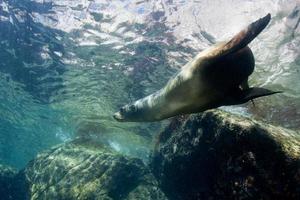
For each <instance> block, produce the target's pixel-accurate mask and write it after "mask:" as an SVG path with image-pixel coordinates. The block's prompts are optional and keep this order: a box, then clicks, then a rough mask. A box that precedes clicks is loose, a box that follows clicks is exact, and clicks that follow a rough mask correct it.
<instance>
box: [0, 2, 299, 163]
mask: <svg viewBox="0 0 300 200" xmlns="http://www.w3.org/2000/svg"><path fill="white" fill-rule="evenodd" d="M0 2H1V9H0V10H1V11H2V12H0V16H1V20H0V94H1V95H0V136H1V137H0V163H3V164H7V165H11V166H14V167H17V168H22V167H24V165H25V164H26V163H27V162H28V161H29V160H30V159H32V158H34V156H35V155H36V154H37V153H38V152H40V151H42V150H44V149H47V148H49V147H51V146H53V145H56V144H59V143H62V142H66V141H69V140H72V139H74V138H85V139H86V138H92V140H93V141H100V142H104V143H106V144H107V145H110V146H111V147H113V148H114V149H116V150H117V151H120V152H122V153H125V154H128V155H131V156H136V157H140V158H142V159H143V160H145V161H146V160H147V157H148V156H149V151H150V149H151V147H152V145H153V140H154V138H155V135H156V134H157V133H158V132H159V131H160V130H161V129H162V128H163V127H164V125H165V124H166V123H167V121H164V122H157V123H118V122H116V121H114V120H113V118H112V114H113V113H114V112H115V111H116V110H118V109H119V108H120V106H122V105H124V104H127V103H128V102H132V101H134V100H136V99H139V98H141V97H144V96H146V95H148V94H151V93H152V92H154V91H156V90H158V89H160V88H161V87H162V86H163V85H164V84H165V83H166V82H167V80H168V79H169V78H170V77H172V76H173V75H174V74H175V72H176V71H178V69H179V68H180V66H182V65H183V64H184V63H185V62H187V61H188V60H189V59H191V58H192V57H193V56H194V55H196V54H197V53H198V52H199V51H200V50H202V49H204V48H206V47H208V46H209V45H210V42H211V39H209V40H208V39H207V38H208V36H209V38H210V37H212V38H213V40H215V41H219V40H220V39H222V37H220V39H219V36H220V35H222V32H225V31H226V30H225V29H223V28H222V26H221V25H218V23H219V24H220V22H218V23H217V22H216V23H217V24H210V25H208V24H207V23H206V21H205V20H203V17H204V16H205V17H206V18H207V19H209V15H205V12H204V11H205V9H203V8H202V6H201V5H198V3H195V4H193V3H191V2H190V3H187V2H184V1H180V2H179V1H178V2H177V1H176V2H173V3H171V2H169V3H166V2H164V1H162V2H164V3H162V4H161V5H163V6H161V5H160V4H159V3H157V2H156V3H155V1H144V2H142V3H139V4H138V3H137V2H135V1H116V2H110V1H79V0H78V1H77V0H76V1H63V0H57V1H44V2H43V1H38V0H36V1H29V0H26V1H21V0H19V1H18V0H14V1H12V0H11V1H0ZM236 2H240V4H243V3H242V2H241V1H236ZM236 2H235V1H234V2H233V3H232V5H233V7H234V5H236V7H237V6H239V4H237V3H236ZM287 2H289V1H287ZM264 3H265V4H268V3H270V4H271V3H274V2H273V1H263V2H261V4H264ZM158 4H159V5H158ZM203 4H208V5H207V7H208V8H209V6H212V5H211V4H210V3H209V2H203ZM188 5H193V6H194V7H195V8H194V11H195V10H197V9H198V10H200V11H201V12H200V14H198V15H196V19H198V21H197V20H196V21H193V20H191V18H189V17H188V16H185V13H188V12H191V13H192V10H190V7H188ZM276 5H277V6H278V7H279V8H280V6H282V5H281V4H276ZM180 6H181V7H180ZM197 6H198V7H197ZM175 7H177V11H178V12H177V11H176V9H175ZM257 7H260V3H259V1H257V2H256V3H254V4H253V5H252V7H251V9H253V10H256V9H257ZM180 9H183V11H184V9H186V10H185V12H183V11H182V13H181V11H180ZM201 9H202V10H201ZM271 9H273V10H271V11H272V12H273V13H272V14H274V18H273V19H274V20H273V21H272V22H271V25H270V27H269V28H268V29H267V30H266V33H263V34H262V36H261V37H259V38H258V39H257V40H256V41H255V42H254V44H253V46H252V47H253V51H254V54H255V56H256V58H257V60H256V61H257V62H256V63H257V67H256V71H255V73H254V74H253V76H251V78H250V83H251V84H252V85H257V86H259V85H260V86H266V87H268V88H271V89H280V90H284V91H285V94H283V95H278V96H276V97H270V98H268V99H262V100H259V101H258V102H257V103H256V107H255V108H253V107H251V104H250V105H243V106H239V107H235V108H226V109H229V110H231V111H233V112H234V111H235V110H238V111H237V112H238V113H244V115H247V116H250V117H254V118H258V119H264V120H267V121H268V122H270V123H274V124H279V125H281V126H285V127H289V128H292V129H298V128H299V127H300V121H299V116H300V110H299V106H300V100H299V95H300V81H299V78H300V73H299V65H300V63H299V61H300V59H299V55H300V54H299V50H298V45H299V44H300V39H299V38H300V37H299V36H300V35H299V34H300V31H299V28H298V27H296V25H297V19H298V18H299V14H298V12H297V9H298V10H299V7H296V5H294V4H291V6H290V7H288V8H285V7H283V8H282V10H280V9H279V10H278V11H276V9H275V8H271ZM171 11H172V12H171ZM202 11H203V12H202ZM224 12H225V11H224ZM266 12H267V11H266ZM117 13H119V15H117ZM242 13H243V9H240V15H241V16H242ZM293 13H294V15H295V16H294V15H293ZM227 14H228V13H227ZM256 14H257V16H253V17H251V15H250V16H249V14H247V15H246V16H248V18H243V20H239V21H241V22H240V24H241V27H242V26H245V25H246V24H247V23H248V22H250V21H252V20H253V19H256V18H258V17H261V16H263V15H264V14H265V11H264V10H260V11H259V12H257V13H256ZM176 15H177V16H181V18H179V17H178V18H175V19H174V16H176ZM202 15H203V16H202ZM214 15H221V13H220V14H218V13H214ZM288 16H290V18H288ZM216 19H221V18H218V17H216ZM235 19H236V18H235ZM287 19H288V20H287ZM285 21H287V22H289V23H290V24H288V25H286V24H284V23H285ZM187 22H189V23H187ZM196 22H197V23H196ZM199 23H200V24H199ZM201 23H202V24H201ZM227 25H228V26H227V27H229V24H227ZM184 26H186V27H187V28H184ZM218 26H219V27H221V28H220V29H219V30H218V31H216V30H217V29H218ZM191 27H192V28H191ZM195 27H198V28H199V27H200V28H201V27H202V28H203V29H204V30H203V31H205V32H200V31H199V30H198V29H194V28H195ZM207 27H208V28H207ZM184 30H186V31H184ZM188 31H190V32H191V33H190V34H189V33H188V34H187V33H186V32H188ZM230 31H231V32H234V30H230ZM291 31H292V32H291ZM199 33H205V34H202V35H201V34H199ZM274 33H276V34H274ZM228 35H229V34H228ZM225 36H226V34H225ZM225 36H224V37H225ZM205 38H206V39H205Z"/></svg>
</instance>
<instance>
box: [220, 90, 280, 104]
mask: <svg viewBox="0 0 300 200" xmlns="http://www.w3.org/2000/svg"><path fill="white" fill-rule="evenodd" d="M276 93H282V92H281V91H272V90H268V89H265V88H259V87H253V88H249V89H245V90H242V89H241V88H235V89H233V90H232V91H231V92H230V93H228V94H227V95H226V97H225V98H224V99H223V101H222V103H221V105H223V106H229V105H238V104H243V103H246V102H248V101H250V100H251V101H252V100H253V99H256V98H259V97H263V96H269V95H272V94H276Z"/></svg>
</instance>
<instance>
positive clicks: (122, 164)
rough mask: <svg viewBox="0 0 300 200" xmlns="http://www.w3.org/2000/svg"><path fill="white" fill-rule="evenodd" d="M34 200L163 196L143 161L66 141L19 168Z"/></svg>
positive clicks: (153, 197)
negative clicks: (23, 168) (22, 168)
mask: <svg viewBox="0 0 300 200" xmlns="http://www.w3.org/2000/svg"><path fill="white" fill-rule="evenodd" d="M23 174H24V175H25V177H26V182H27V184H28V191H29V193H28V197H27V198H29V199H31V200H34V199H60V200H64V199H68V200H72V199H74V200H80V199H84V200H89V199H90V200H96V199H101V200H102V199H103V200H104V199H105V200H106V199H107V200H109V199H118V200H121V199H124V200H125V199H126V200H130V199H149V200H150V199H155V200H157V199H158V200H159V199H166V197H165V195H164V194H163V193H162V192H161V190H160V189H159V188H158V184H157V181H156V180H155V178H154V176H153V175H152V174H151V173H150V170H149V168H147V167H146V166H145V165H144V164H143V162H142V161H141V160H139V159H136V158H128V157H124V156H122V155H120V154H117V153H115V152H113V151H111V150H109V149H105V148H97V147H95V146H93V145H91V146H89V145H86V144H84V145H80V144H76V143H74V142H73V143H67V144H64V145H61V146H58V147H55V148H53V149H51V150H50V151H47V152H45V153H42V154H39V155H38V156H37V158H36V159H35V160H33V161H32V162H30V163H29V164H28V166H27V168H26V169H25V170H24V171H23Z"/></svg>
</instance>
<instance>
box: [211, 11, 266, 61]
mask: <svg viewBox="0 0 300 200" xmlns="http://www.w3.org/2000/svg"><path fill="white" fill-rule="evenodd" d="M270 19H271V15H270V13H269V14H267V15H266V16H265V17H263V18H260V19H258V20H257V21H255V22H253V23H251V24H250V25H248V27H247V28H245V29H244V30H242V31H240V32H239V33H238V34H236V35H235V36H234V37H233V38H232V39H231V40H229V41H228V42H226V43H224V44H223V45H222V46H220V47H218V49H217V50H215V51H213V53H212V54H209V55H208V56H206V59H210V58H212V59H216V58H218V57H222V56H225V55H228V54H230V53H233V52H236V51H238V50H240V49H242V48H244V47H246V46H247V45H248V44H249V43H250V42H251V41H252V40H253V39H254V38H255V37H256V36H257V35H258V34H259V33H260V32H261V31H262V30H264V28H265V27H266V26H267V25H268V23H269V22H270Z"/></svg>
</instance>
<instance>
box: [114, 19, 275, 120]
mask: <svg viewBox="0 0 300 200" xmlns="http://www.w3.org/2000/svg"><path fill="white" fill-rule="evenodd" d="M270 19H271V15H270V14H267V15H266V16H265V17H263V18H260V19H259V20H257V21H255V22H253V23H252V24H250V25H249V26H248V27H247V28H246V29H244V30H242V31H241V32H239V33H238V34H237V35H235V36H234V37H233V38H232V39H231V40H229V41H228V42H222V43H219V44H217V45H215V46H213V47H211V48H209V49H207V50H204V51H202V52H200V53H199V54H198V55H197V56H196V57H195V58H194V59H193V60H192V61H190V62H188V63H187V64H186V65H185V66H184V67H183V68H182V69H181V71H179V72H178V73H177V75H176V76H175V77H174V78H172V79H171V80H169V81H168V83H167V84H166V86H165V87H164V88H162V89H161V90H159V91H157V92H155V93H154V94H151V95H149V96H147V97H145V98H142V99H140V100H137V101H136V102H134V103H132V104H128V105H125V106H123V107H122V108H121V109H120V111H119V112H117V113H115V114H114V116H113V117H114V118H115V119H116V120H117V121H121V122H124V121H132V122H142V121H149V122H150V121H158V120H162V119H166V118H169V117H173V116H176V115H181V114H189V113H197V112H203V111H205V110H208V109H212V108H217V107H219V106H224V105H237V104H242V103H245V102H247V101H249V100H252V99H255V98H258V97H262V96H267V95H271V94H275V93H278V92H274V91H271V90H268V89H264V88H256V87H253V88H249V86H248V77H249V76H250V75H251V74H252V72H253V70H254V65H255V63H254V56H253V54H252V51H251V49H250V48H249V47H248V46H247V45H248V44H249V43H250V42H251V41H252V40H253V39H254V38H255V37H256V36H257V35H258V34H259V33H260V32H261V31H262V30H263V29H264V28H265V27H266V26H267V24H268V23H269V21H270Z"/></svg>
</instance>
